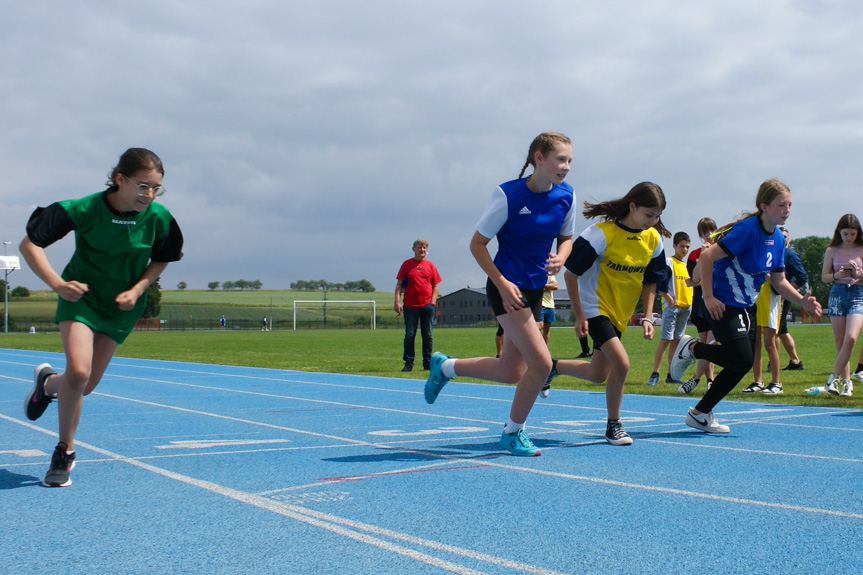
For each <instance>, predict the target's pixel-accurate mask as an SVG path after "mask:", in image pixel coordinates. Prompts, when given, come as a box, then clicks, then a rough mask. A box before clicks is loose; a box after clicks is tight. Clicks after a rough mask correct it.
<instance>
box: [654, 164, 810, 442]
mask: <svg viewBox="0 0 863 575" xmlns="http://www.w3.org/2000/svg"><path fill="white" fill-rule="evenodd" d="M755 207H756V208H757V210H758V211H757V212H755V213H753V214H748V215H747V216H746V217H744V218H743V219H740V220H738V221H737V222H735V223H734V224H733V225H731V226H726V228H725V230H724V231H723V230H720V233H719V240H718V241H717V242H716V243H715V244H713V245H712V246H710V247H709V248H707V249H706V250H704V251H703V252H702V253H701V259H700V260H699V263H700V266H701V286H702V290H703V295H704V306H705V308H706V309H707V313H708V316H709V319H708V321H709V322H710V325H711V328H712V329H713V335H714V336H715V337H716V341H718V342H719V343H720V345H708V344H705V343H699V342H698V341H697V340H695V338H693V337H691V336H688V335H687V336H683V337H682V338H681V339H680V343H679V344H678V345H677V349H676V350H675V353H674V358H673V359H672V365H671V377H673V378H675V379H680V378H681V377H682V376H683V372H684V371H686V368H687V366H689V364H690V363H692V362H693V361H695V360H696V359H706V360H707V361H709V362H711V363H715V364H716V365H719V366H721V367H722V368H723V369H722V371H721V372H719V374H718V375H717V376H716V379H714V380H713V385H712V386H711V387H710V389H708V390H707V392H706V393H705V394H704V397H702V398H701V401H700V402H698V405H696V406H695V407H694V408H690V409H689V411H688V412H687V414H686V424H687V425H688V426H690V427H694V428H695V429H700V430H701V431H706V432H708V433H728V432H729V431H730V429H729V427H728V426H727V425H721V424H719V423H718V422H717V421H716V418H715V417H714V416H713V408H714V407H715V406H716V404H718V403H719V402H720V401H722V398H724V397H725V396H726V395H728V393H730V392H731V390H732V389H734V386H736V385H737V384H738V383H739V382H740V380H741V379H743V377H744V376H745V375H746V374H747V372H749V370H750V369H751V368H752V355H753V350H752V342H751V341H750V338H749V330H750V328H751V325H752V322H751V320H750V318H749V314H748V312H747V309H748V308H749V307H751V306H752V305H753V304H754V303H755V300H756V299H757V298H758V292H759V291H760V289H761V285H762V284H763V283H764V280H765V276H766V275H767V273H768V272H784V268H785V262H784V254H785V238H784V236H783V235H782V231H781V230H779V229H778V228H777V226H780V225H784V224H785V221H786V220H787V219H788V216H789V215H790V214H791V190H790V189H788V186H786V185H785V184H784V183H782V182H780V181H779V180H767V181H765V182H764V183H762V184H761V186H760V187H759V188H758V195H757V196H756V197H755ZM770 283H771V284H772V285H773V287H774V288H775V289H776V291H778V292H779V294H780V295H781V296H782V297H784V298H786V299H788V300H790V301H791V302H792V303H796V304H799V305H800V306H801V307H802V308H803V309H805V310H806V311H808V312H810V313H812V314H813V315H814V316H815V317H816V319H818V318H820V317H821V304H819V303H818V300H816V299H815V298H814V297H812V296H809V297H806V296H803V295H800V293H798V292H797V290H795V289H794V287H793V286H792V285H791V284H790V283H789V282H788V280H787V279H785V274H784V273H771V274H770Z"/></svg>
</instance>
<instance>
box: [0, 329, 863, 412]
mask: <svg viewBox="0 0 863 575" xmlns="http://www.w3.org/2000/svg"><path fill="white" fill-rule="evenodd" d="M790 331H791V334H792V336H793V337H794V339H795V341H796V343H797V350H798V353H799V354H800V357H801V358H802V360H803V363H804V365H805V370H803V371H783V372H782V384H783V386H784V389H785V393H784V394H782V395H779V396H764V395H760V394H752V395H750V394H743V393H741V390H742V389H743V388H744V387H746V386H747V385H749V383H751V382H752V377H751V375H750V376H747V377H746V378H745V379H744V380H743V381H742V382H741V383H740V384H739V385H738V387H737V388H736V389H735V390H734V391H733V392H732V393H731V394H730V395H729V396H728V397H729V398H730V399H735V400H748V401H757V402H761V403H790V404H798V405H822V406H833V407H854V408H860V407H863V384H858V389H857V390H855V396H854V397H852V398H844V397H835V396H832V395H828V394H819V395H808V394H805V393H804V391H803V390H804V389H805V388H807V387H810V386H815V385H824V383H825V380H826V378H827V375H828V374H829V372H830V371H831V369H832V366H833V362H834V360H835V348H834V344H833V333H832V330H831V328H830V326H829V325H826V324H822V325H794V326H791V328H790ZM688 333H690V334H691V335H695V333H694V329H693V328H691V327H690V328H689V330H688ZM494 334H495V329H494V328H439V329H436V330H435V332H434V339H435V346H434V347H435V350H439V351H442V352H444V353H447V354H449V355H452V356H455V357H476V356H487V355H492V356H493V355H494V351H495V348H494ZM403 337H404V331H403V330H399V329H378V330H375V331H372V330H368V329H365V330H360V329H344V330H298V331H281V330H279V331H270V332H261V331H232V330H227V331H161V332H136V333H134V334H132V335H131V336H130V337H129V339H128V340H126V343H124V344H123V345H122V346H120V348H119V349H118V351H117V355H119V356H123V357H139V358H148V359H160V360H169V361H189V362H199V363H213V364H225V365H247V366H255V367H268V368H277V369H296V370H306V371H325V372H333V373H355V374H362V375H375V376H386V377H397V378H406V379H411V380H413V381H410V382H407V381H406V382H405V384H406V385H413V386H416V387H417V389H420V387H421V385H422V380H424V379H425V376H426V375H427V372H423V371H421V370H420V369H417V368H415V369H414V371H413V372H411V373H406V374H403V373H401V371H400V370H401V367H402V361H401V353H402V352H401V350H402V339H403ZM657 338H658V335H657ZM657 341H658V339H657V340H653V341H647V340H645V339H643V338H642V337H641V330H640V328H635V327H633V328H630V329H628V330H627V331H626V332H625V333H624V336H623V343H624V346H625V347H626V349H627V351H628V353H629V357H630V363H631V368H630V371H629V375H628V377H627V380H626V381H627V383H626V391H627V392H628V393H641V394H650V395H677V384H666V383H663V382H664V380H665V373H666V369H667V365H666V363H665V361H664V362H663V365H662V366H661V368H660V383H659V385H657V386H655V387H648V386H647V385H646V384H645V382H646V381H647V378H648V377H649V376H650V372H651V367H652V365H653V354H654V351H655V349H656V342H657ZM0 347H6V348H16V349H33V350H46V351H55V352H61V351H62V346H61V343H60V336H59V334H56V333H53V334H52V333H49V334H36V335H30V334H19V333H9V334H2V333H0ZM416 347H417V352H418V353H419V349H420V341H419V337H417V342H416ZM549 347H550V348H551V352H552V355H553V356H554V357H555V358H572V357H575V356H576V355H577V354H578V352H579V346H578V340H577V339H576V337H575V333H574V331H573V329H572V328H571V327H566V328H554V329H552V332H551V340H550V342H549ZM858 352H859V349H855V353H854V354H853V355H852V357H851V368H852V369H854V367H855V366H856V365H857V358H858ZM780 361H781V363H782V365H783V366H784V365H786V364H787V363H788V357H787V356H786V355H785V352H784V350H783V351H780ZM766 365H767V360H766V357H765V359H764V366H765V371H764V378H765V380H769V379H770V374H769V373H768V372H767V371H766ZM691 373H692V368H690V371H689V373H688V374H689V375H691ZM418 380H420V381H418ZM465 380H467V379H465ZM768 382H769V381H768ZM704 385H705V383H704V380H702V381H701V383H700V384H699V386H698V387H697V388H696V389H695V391H694V392H693V394H692V396H693V399H695V398H696V397H700V396H701V394H703V393H704ZM554 386H555V388H559V389H583V390H602V389H603V387H602V385H601V384H594V383H588V382H585V381H581V380H577V379H573V378H570V377H559V378H558V379H556V380H555V382H554ZM552 397H553V395H552ZM624 407H625V402H624Z"/></svg>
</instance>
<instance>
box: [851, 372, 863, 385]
mask: <svg viewBox="0 0 863 575" xmlns="http://www.w3.org/2000/svg"><path fill="white" fill-rule="evenodd" d="M851 379H856V380H857V381H860V382H863V369H861V370H860V371H858V372H856V373H852V374H851Z"/></svg>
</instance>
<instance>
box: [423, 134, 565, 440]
mask: <svg viewBox="0 0 863 575" xmlns="http://www.w3.org/2000/svg"><path fill="white" fill-rule="evenodd" d="M571 162H572V143H571V142H570V140H569V138H567V137H566V136H564V135H563V134H560V133H557V132H546V133H543V134H540V135H539V136H537V137H536V138H534V140H533V142H532V143H531V145H530V149H529V150H528V155H527V161H525V163H524V167H523V168H522V169H521V174H519V177H518V179H517V180H512V181H509V182H506V183H504V184H501V185H500V186H498V187H497V188H495V190H494V191H493V192H492V196H491V200H490V201H489V203H488V206H487V207H486V210H485V212H484V213H483V215H482V217H481V218H480V220H479V223H478V224H477V227H476V232H475V233H474V235H473V237H472V238H471V241H470V251H471V254H473V256H474V258H475V259H476V261H477V263H478V264H479V266H480V267H481V268H482V270H483V271H484V272H485V273H486V275H488V282H487V283H486V294H487V295H488V299H489V303H490V304H491V308H492V311H493V312H494V314H495V316H496V318H497V321H498V322H499V323H500V325H501V327H503V329H504V332H505V334H506V335H505V337H504V341H503V349H502V350H501V353H500V358H494V357H475V358H468V359H455V358H451V357H449V356H446V355H444V354H442V353H440V352H436V353H435V354H434V355H432V359H431V366H430V373H429V377H428V381H427V382H426V386H425V397H426V401H427V402H428V403H434V401H435V400H436V399H437V396H438V394H439V393H440V391H441V389H443V387H444V385H446V384H447V382H448V381H449V380H451V379H452V378H454V377H455V376H456V375H460V376H465V377H475V378H478V379H485V380H490V381H497V382H501V383H516V384H517V386H516V389H515V396H514V397H513V400H512V407H511V409H510V414H509V421H508V422H507V423H506V424H505V425H504V429H503V433H502V434H501V437H500V442H499V444H500V446H501V447H502V448H503V449H505V450H507V451H508V452H510V453H511V454H513V455H521V456H533V455H539V454H540V451H539V449H537V448H536V446H535V445H534V444H533V442H532V441H531V440H530V438H528V436H527V435H526V434H525V432H524V423H525V421H527V416H528V414H529V413H530V410H531V408H532V407H533V404H534V402H535V401H536V397H537V395H538V394H539V392H540V390H541V389H542V386H543V385H544V384H545V380H546V377H548V374H549V372H550V371H551V354H550V353H549V351H548V346H547V345H546V344H545V340H544V339H543V338H542V333H541V332H540V331H539V330H538V329H537V327H536V324H537V322H538V321H539V319H540V312H541V308H542V292H543V288H544V287H545V284H546V281H547V278H548V276H549V275H554V274H557V273H558V272H559V271H560V268H561V266H562V265H563V262H564V261H566V258H567V257H568V256H569V253H570V250H571V249H572V230H573V226H574V217H575V215H574V210H573V207H574V205H575V195H574V193H573V191H572V187H571V186H570V185H569V184H566V183H564V181H563V179H564V178H565V177H566V175H567V174H568V173H569V167H570V163H571ZM528 165H532V166H533V168H534V169H533V173H532V174H531V175H530V176H529V177H527V178H522V176H523V175H524V172H525V170H526V169H527V166H528ZM495 236H496V237H497V242H498V250H497V254H496V255H495V257H494V259H492V257H491V254H490V253H489V250H488V243H489V242H490V241H491V239H492V238H493V237H495ZM555 240H557V250H556V251H554V252H552V246H553V244H554V242H555Z"/></svg>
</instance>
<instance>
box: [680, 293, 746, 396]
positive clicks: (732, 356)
mask: <svg viewBox="0 0 863 575" xmlns="http://www.w3.org/2000/svg"><path fill="white" fill-rule="evenodd" d="M750 311H751V313H752V315H751V316H750ZM754 316H755V311H754V309H751V310H749V309H743V308H738V307H732V306H725V314H724V315H723V317H722V318H720V319H719V320H714V319H713V318H710V319H709V321H710V326H711V329H712V330H713V335H714V336H715V337H716V341H718V342H719V345H708V344H706V343H696V344H695V347H693V348H692V351H693V355H694V356H695V357H697V358H698V359H706V360H707V361H709V362H710V363H715V364H716V365H718V366H719V367H721V368H722V371H720V372H719V373H718V374H716V377H715V378H714V380H713V385H712V386H711V387H710V389H708V390H707V391H706V392H705V393H704V397H702V398H701V401H699V402H698V405H696V406H695V409H697V410H698V411H700V412H701V413H709V412H711V411H713V408H714V407H716V404H717V403H719V402H720V401H722V399H723V398H724V397H725V396H726V395H728V394H729V393H731V390H733V389H734V387H735V386H736V385H737V384H738V383H740V380H741V379H743V378H744V377H745V376H746V374H747V373H749V372H750V371H751V370H752V359H753V356H754V353H755V320H754ZM736 318H739V319H736ZM744 323H745V328H746V329H745V331H743V330H742V329H741V330H740V331H738V333H735V331H737V329H736V328H737V327H738V325H740V327H743V325H742V324H744Z"/></svg>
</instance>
